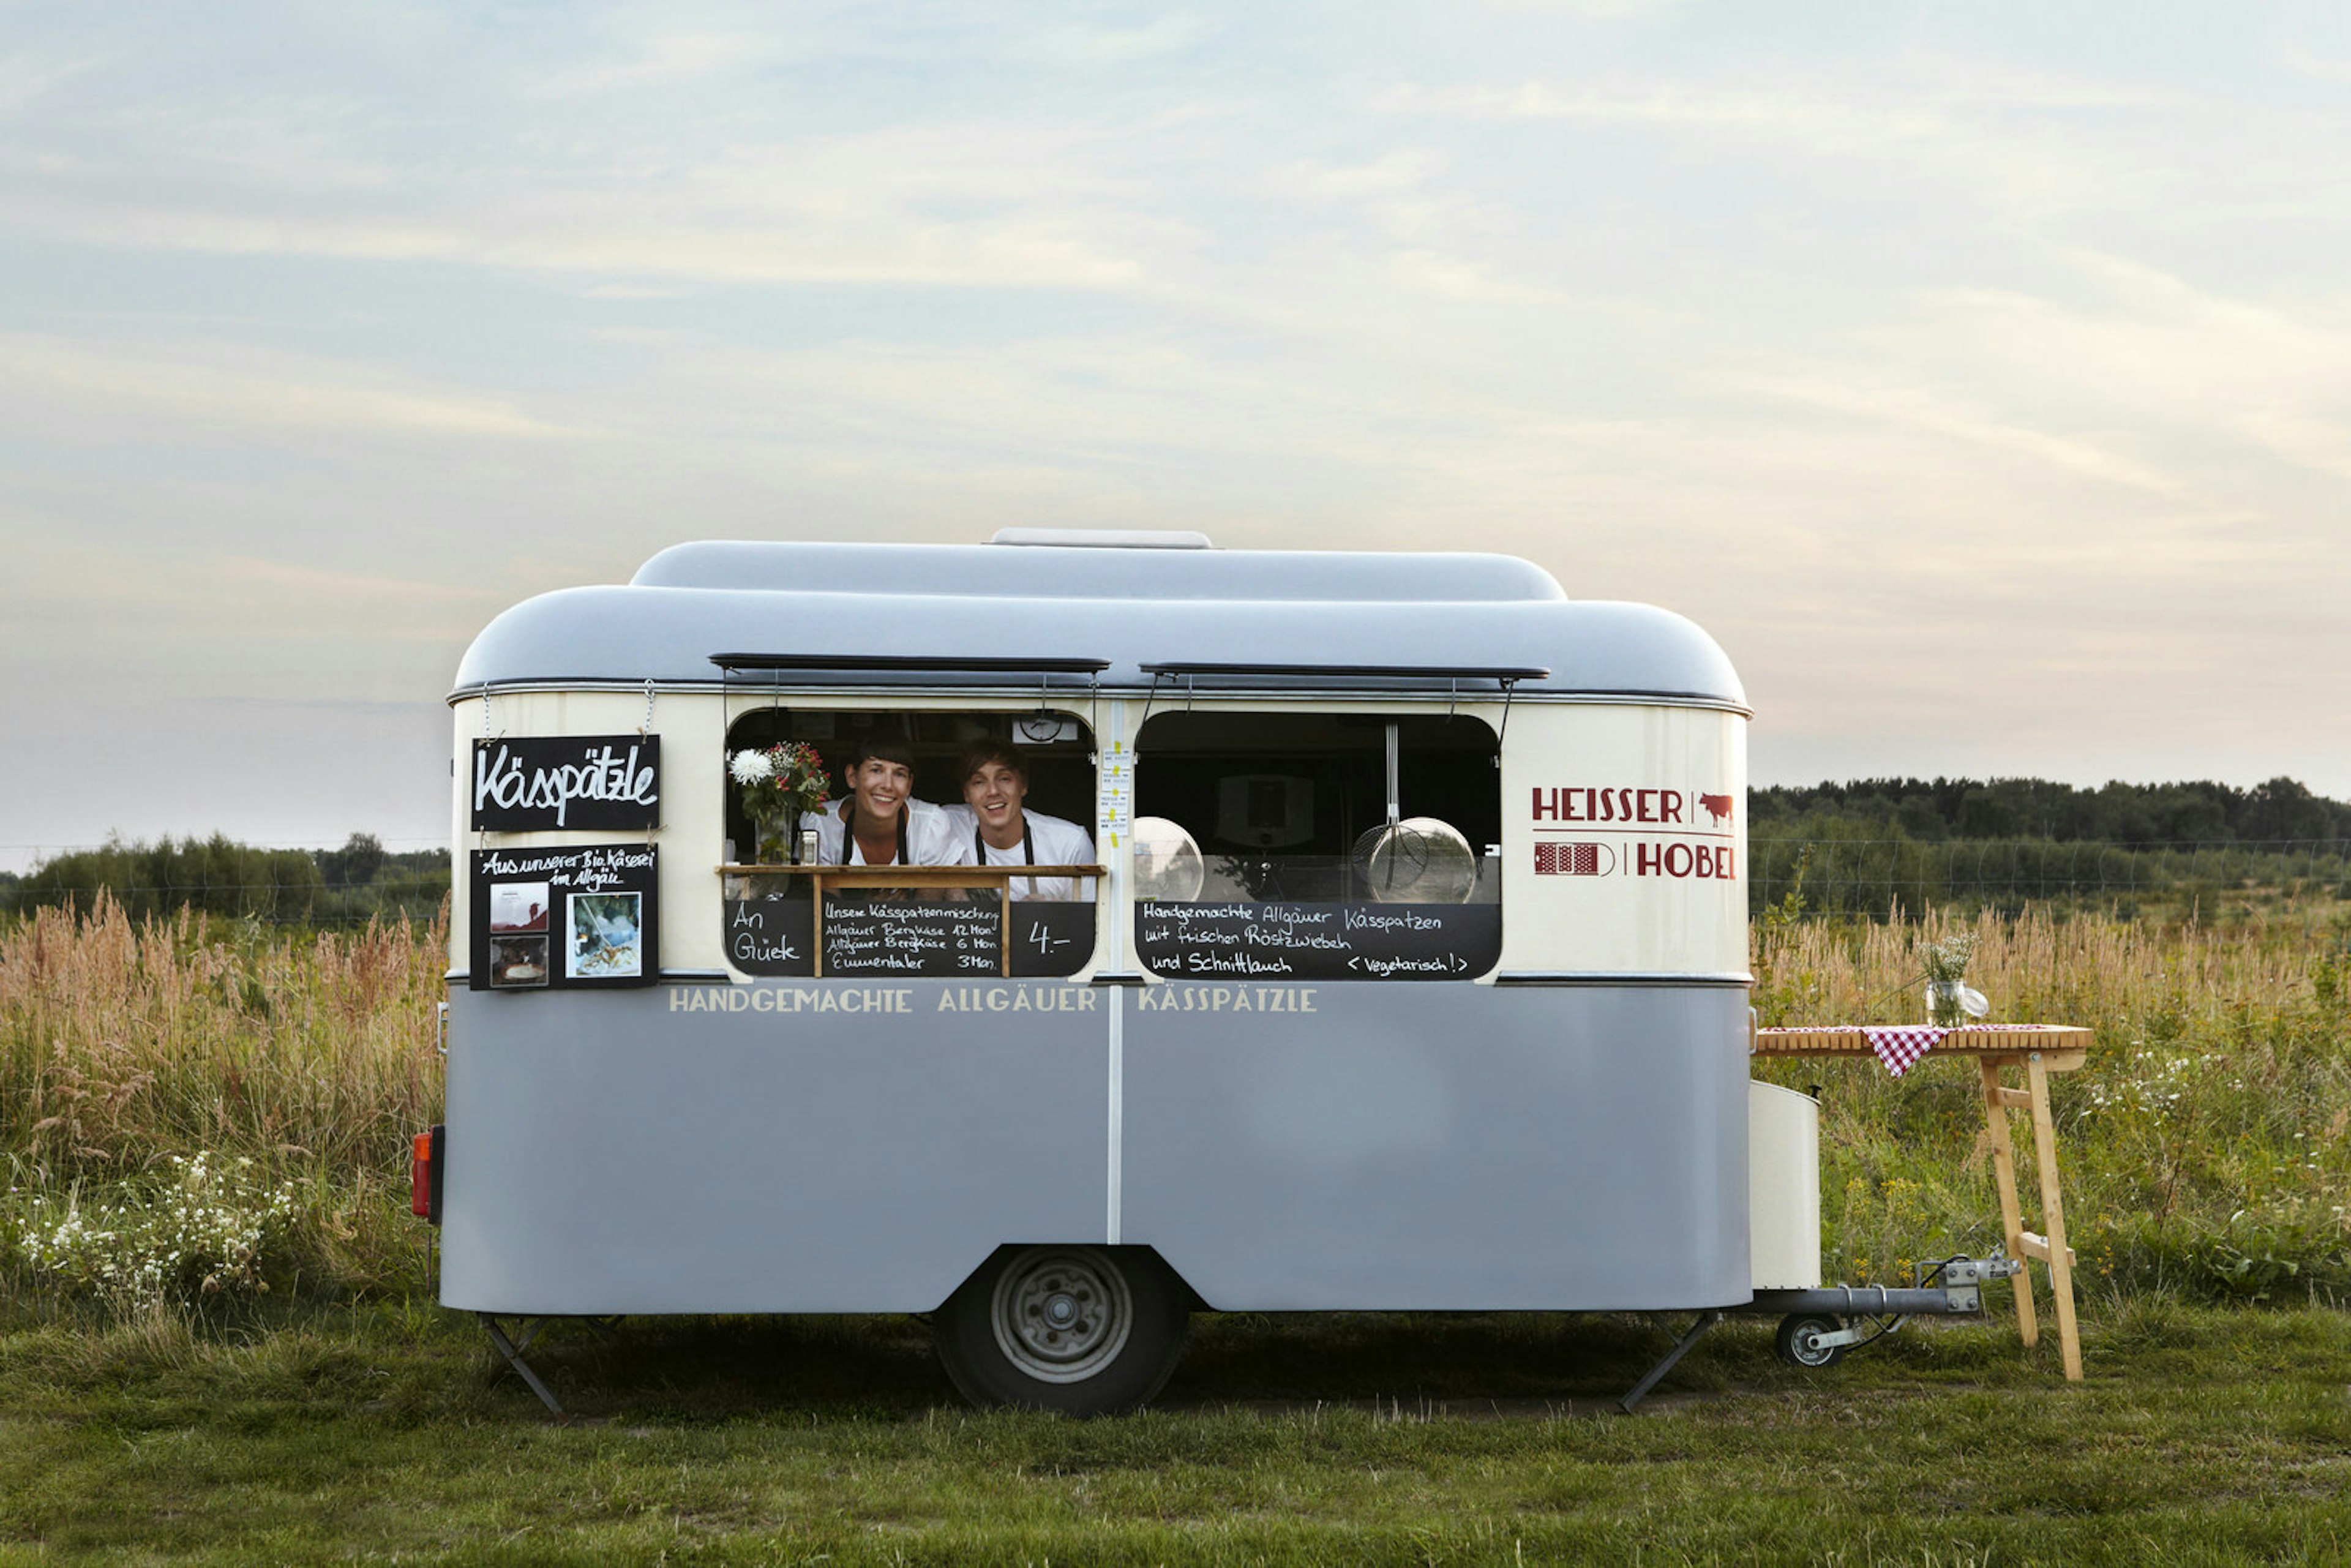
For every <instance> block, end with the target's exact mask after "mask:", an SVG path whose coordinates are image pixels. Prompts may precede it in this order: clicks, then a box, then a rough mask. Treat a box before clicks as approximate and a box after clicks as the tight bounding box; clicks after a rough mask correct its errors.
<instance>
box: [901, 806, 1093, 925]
mask: <svg viewBox="0 0 2351 1568" xmlns="http://www.w3.org/2000/svg"><path fill="white" fill-rule="evenodd" d="M939 814H940V815H941V816H943V817H945V818H946V819H947V820H948V821H952V822H953V823H955V828H956V836H957V837H958V838H960V839H961V840H962V841H963V859H961V860H959V861H957V862H955V863H956V864H957V865H974V864H977V865H1092V864H1093V863H1094V841H1093V840H1092V838H1091V837H1089V836H1088V835H1087V833H1086V831H1085V830H1084V829H1083V828H1081V827H1080V826H1078V825H1077V824H1076V823H1075V822H1071V821H1064V820H1063V819H1061V818H1060V817H1049V816H1047V815H1045V813H1044V812H1042V811H1023V812H1022V813H1021V817H1022V818H1023V820H1024V821H1026V822H1027V824H1028V828H1029V842H1030V844H1031V845H1032V846H1033V847H1034V848H1035V849H1036V852H1037V858H1036V859H1035V860H1033V861H1032V860H1030V859H1029V857H1028V855H1027V854H1026V853H1024V852H1022V849H1021V846H1020V845H1019V844H1014V845H1013V846H1012V847H1011V848H1010V849H1008V850H999V849H998V848H997V847H996V846H995V845H994V844H990V843H986V842H982V843H981V844H980V846H979V847H980V848H982V849H984V850H986V851H987V859H986V860H984V861H977V862H976V861H974V860H973V859H972V858H971V852H972V844H973V841H974V840H975V839H977V837H978V833H979V817H978V814H977V812H975V811H973V810H972V809H971V808H970V807H969V806H942V807H940V808H939ZM1012 896H1013V897H1015V898H1035V899H1043V900H1046V901H1048V902H1051V903H1059V904H1070V903H1078V904H1091V903H1092V902H1093V897H1094V883H1093V879H1092V877H1068V876H1040V877H1015V878H1013V879H1012Z"/></svg>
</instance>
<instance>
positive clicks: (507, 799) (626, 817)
mask: <svg viewBox="0 0 2351 1568" xmlns="http://www.w3.org/2000/svg"><path fill="white" fill-rule="evenodd" d="M470 795H471V799H472V800H473V818H472V820H473V825H474V830H475V831H477V832H493V833H538V832H578V831H582V830H593V831H604V830H607V829H622V830H626V829H631V828H651V827H657V826H659V825H660V823H661V737H660V736H658V735H565V736H544V735H523V736H501V737H498V738H497V739H495V740H476V741H475V742H474V772H473V779H472V782H471V785H470Z"/></svg>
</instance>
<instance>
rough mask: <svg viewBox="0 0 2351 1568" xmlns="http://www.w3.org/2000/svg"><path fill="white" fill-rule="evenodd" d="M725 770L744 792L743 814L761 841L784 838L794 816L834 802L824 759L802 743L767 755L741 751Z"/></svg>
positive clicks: (779, 745) (791, 743)
mask: <svg viewBox="0 0 2351 1568" xmlns="http://www.w3.org/2000/svg"><path fill="white" fill-rule="evenodd" d="M726 770H727V772H728V773H730V774H732V775H733V776H734V779H735V782H736V783H737V784H738V785H740V786H741V787H742V789H743V810H744V813H745V814H746V815H747V816H748V817H749V818H750V819H751V821H754V822H756V823H758V825H759V828H760V830H761V831H760V835H759V836H760V838H761V839H762V840H768V839H771V838H776V837H779V836H781V835H782V834H783V833H784V832H785V831H788V829H787V824H788V823H789V820H790V818H791V816H792V814H793V813H794V812H798V811H820V810H823V809H824V806H825V803H826V802H827V801H828V800H831V798H832V779H831V776H830V775H828V774H827V773H826V772H825V770H824V758H822V757H820V756H819V755H818V754H817V749H816V747H813V746H810V745H809V744H808V743H807V742H806V741H803V740H784V741H778V742H777V743H776V744H775V745H773V746H770V747H768V748H767V749H766V750H764V751H750V750H745V751H738V752H737V753H736V754H735V756H734V758H732V759H731V760H730V761H729V762H728V763H727V765H726Z"/></svg>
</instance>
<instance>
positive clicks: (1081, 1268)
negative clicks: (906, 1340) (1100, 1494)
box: [935, 1246, 1190, 1416]
mask: <svg viewBox="0 0 2351 1568" xmlns="http://www.w3.org/2000/svg"><path fill="white" fill-rule="evenodd" d="M1189 1322H1190V1314H1189V1312H1187V1310H1186V1299H1185V1292H1184V1287H1183V1284H1182V1282H1181V1281H1178V1280H1177V1279H1176V1278H1175V1274H1174V1273H1173V1272H1172V1271H1171V1270H1169V1269H1168V1267H1167V1266H1166V1265H1165V1263H1162V1262H1161V1261H1160V1260H1159V1259H1158V1257H1157V1256H1156V1255H1155V1254H1154V1253H1153V1252H1151V1251H1150V1250H1149V1249H1144V1248H1139V1247H1064V1246H1047V1247H999V1248H998V1249H997V1250H996V1255H995V1256H994V1257H992V1258H990V1259H988V1260H987V1262H986V1263H983V1264H981V1265H980V1267H979V1268H978V1270H977V1271H976V1272H974V1273H973V1275H972V1276H971V1278H970V1279H968V1280H966V1281H964V1282H963V1284H962V1286H961V1287H960V1288H959V1289H957V1290H956V1293H955V1294H954V1295H952V1296H949V1297H948V1298H947V1301H946V1305H945V1306H943V1307H941V1308H940V1309H939V1311H938V1316H937V1318H936V1320H935V1329H936V1331H937V1335H938V1347H939V1359H940V1360H941V1361H943V1362H945V1363H946V1369H947V1375H948V1376H949V1377H951V1378H953V1379H954V1380H955V1385H956V1387H957V1388H958V1389H961V1390H962V1391H963V1396H964V1397H965V1398H967V1399H968V1400H970V1401H971V1402H972V1403H973V1404H974V1405H978V1406H989V1405H1017V1406H1022V1407H1023V1408H1026V1409H1030V1410H1058V1411H1061V1413H1062V1414H1064V1415H1068V1416H1105V1415H1109V1414H1111V1413H1112V1412H1113V1411H1119V1410H1132V1409H1134V1407H1135V1406H1139V1405H1141V1404H1143V1403H1144V1402H1145V1401H1146V1400H1148V1399H1149V1398H1150V1397H1151V1396H1153V1395H1155V1394H1156V1393H1158V1392H1159V1390H1160V1388H1161V1386H1162V1385H1165V1383H1166V1381H1167V1376H1168V1374H1170V1373H1172V1372H1174V1371H1175V1363H1176V1361H1177V1359H1178V1358H1179V1357H1181V1356H1182V1354H1184V1332H1185V1330H1186V1327H1187V1326H1188V1325H1189Z"/></svg>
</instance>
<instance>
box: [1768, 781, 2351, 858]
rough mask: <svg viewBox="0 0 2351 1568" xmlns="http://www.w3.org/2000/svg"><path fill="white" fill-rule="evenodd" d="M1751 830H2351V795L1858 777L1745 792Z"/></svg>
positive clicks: (2177, 833)
mask: <svg viewBox="0 0 2351 1568" xmlns="http://www.w3.org/2000/svg"><path fill="white" fill-rule="evenodd" d="M1747 807H1748V823H1747V831H1748V833H1749V835H1750V837H1753V838H1785V837H1791V836H1794V837H1802V836H1804V835H1805V834H1806V833H1807V832H1809V831H1812V830H1813V829H1815V828H1817V827H1820V826H1822V825H1823V824H1824V823H1825V822H1828V821H1834V822H1836V823H1838V824H1839V825H1840V826H1841V827H1842V829H1843V830H1844V832H1843V834H1842V836H1852V833H1853V830H1855V829H1857V828H1872V829H1876V830H1880V831H1882V836H1884V837H1886V838H1898V839H1910V840H1914V841H1918V842H1922V843H1936V842H1941V841H1945V840H1950V839H2016V840H2024V839H2031V840H2040V841H2044V842H2056V843H2072V842H2077V841H2078V842H2087V843H2103V844H2121V845H2125V846H2126V847H2130V848H2135V849H2136V848H2152V847H2155V846H2159V845H2160V846H2186V845H2191V844H2193V845H2210V844H2229V843H2265V844H2276V843H2283V842H2285V841H2297V840H2300V841H2308V840H2326V839H2351V803H2346V802H2344V801H2341V800H2328V799H2327V798H2326V797H2325V796H2323V795H2314V794H2313V793H2312V792H2311V791H2310V790H2309V789H2307V788H2306V787H2304V785H2302V784H2300V783H2298V782H2296V781H2295V780H2294V779H2283V778H2281V779H2271V780H2270V781H2269V782H2267V783H2265V784H2256V785H2254V786H2252V788H2251V789H2238V788H2236V787H2235V786H2234V785H2230V784H2218V783H2214V782H2212V781H2211V780H2210V779H2204V780H2199V781H2198V782H2195V783H2189V784H2124V783H2119V782H2117V783H2111V784H2105V785H2102V786H2100V787H2099V788H2097V789H2083V788H2080V787H2077V786H2075V785H2072V784H2056V783H2052V782H2051V781H2050V780H2048V779H1855V780H1854V781H1853V782H1851V783H1845V784H1837V783H1823V784H1814V785H1809V786H1792V785H1775V786H1773V787H1771V788H1770V789H1750V791H1748V802H1747Z"/></svg>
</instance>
